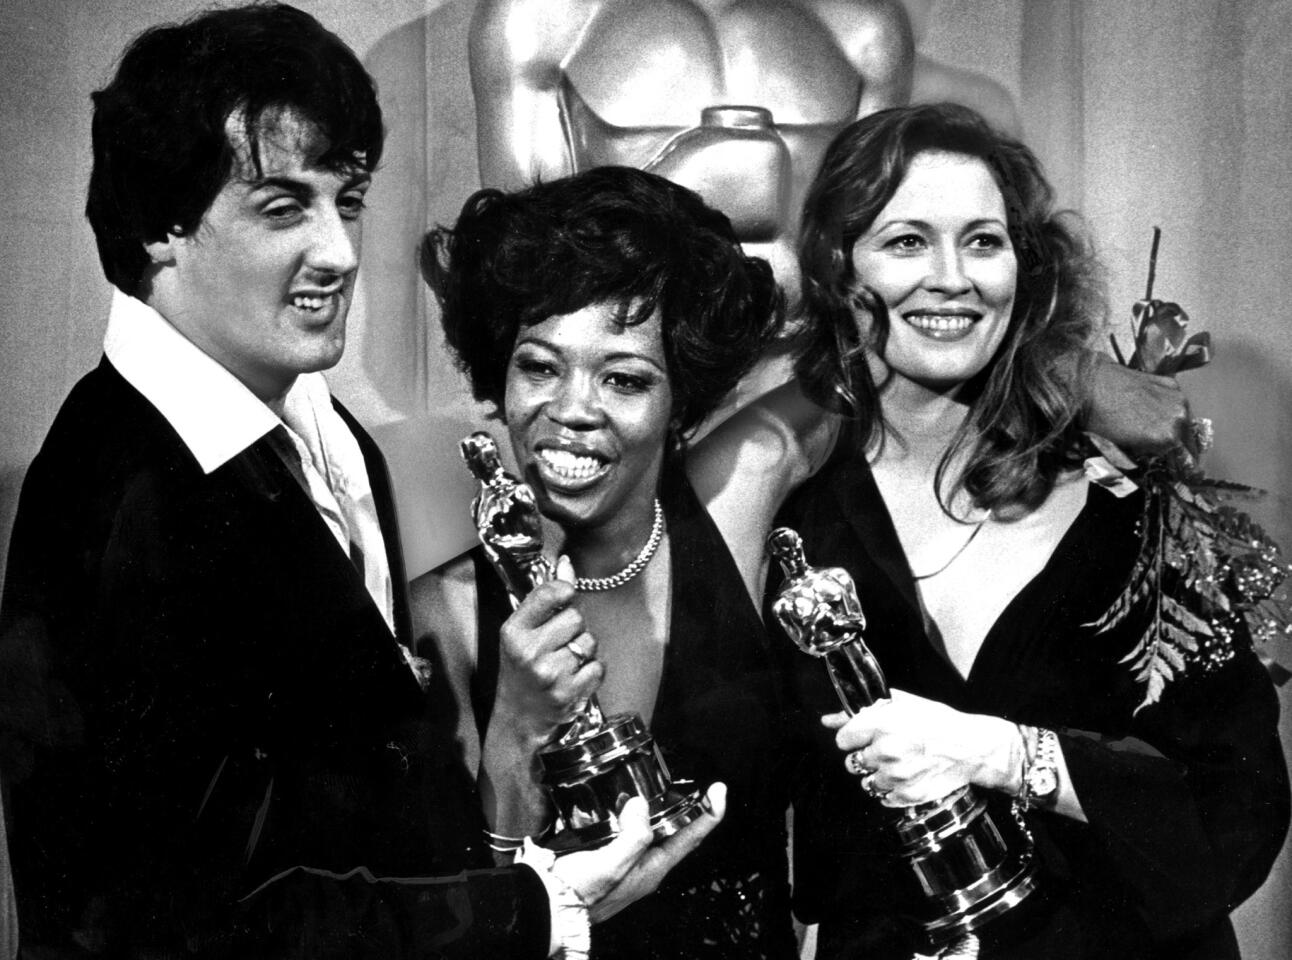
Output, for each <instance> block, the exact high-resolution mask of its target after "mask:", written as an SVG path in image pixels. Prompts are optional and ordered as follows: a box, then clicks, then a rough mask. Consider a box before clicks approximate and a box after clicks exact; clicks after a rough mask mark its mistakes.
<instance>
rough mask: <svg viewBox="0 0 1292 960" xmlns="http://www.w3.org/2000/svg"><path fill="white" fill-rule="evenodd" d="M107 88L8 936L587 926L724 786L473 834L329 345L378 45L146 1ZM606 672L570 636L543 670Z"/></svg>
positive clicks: (543, 596)
mask: <svg viewBox="0 0 1292 960" xmlns="http://www.w3.org/2000/svg"><path fill="white" fill-rule="evenodd" d="M94 103H95V112H94V128H93V135H94V168H93V172H92V174H91V182H90V190H89V201H88V205H87V215H88V217H89V219H90V222H91V225H92V226H93V228H94V231H95V235H96V238H97V240H98V244H99V251H100V256H101V259H102V262H103V266H104V270H105V272H106V274H107V276H108V279H109V280H110V281H111V282H112V283H113V284H114V285H115V286H116V287H117V288H118V292H117V293H116V294H115V300H114V302H113V307H112V312H111V315H110V317H109V322H108V331H107V336H106V338H105V343H104V354H105V356H104V359H103V360H102V362H101V363H100V364H99V366H98V368H97V369H96V370H94V371H93V372H91V373H90V374H88V375H87V376H86V377H85V378H84V379H82V380H81V381H80V383H78V384H77V386H76V387H75V389H74V390H73V391H72V393H71V395H70V396H69V397H68V399H67V401H66V402H65V403H64V405H63V408H62V409H61V411H60V412H59V415H58V417H57V419H56V421H55V423H54V425H53V427H52V428H51V430H50V433H49V436H48V438H47V439H46V441H45V444H44V445H43V447H42V449H41V451H40V453H39V455H38V456H37V458H36V460H35V461H34V462H33V464H32V466H31V469H30V471H29V473H28V476H27V480H26V483H25V484H24V488H23V493H22V497H21V500H20V504H19V510H18V516H17V520H16V523H15V527H14V533H13V539H12V541H11V545H10V556H9V566H8V571H9V572H8V582H7V583H6V585H5V593H4V603H3V608H2V613H0V704H2V706H0V720H2V721H3V723H2V724H0V748H2V749H0V757H2V759H3V761H4V768H3V773H4V783H5V786H6V789H7V791H8V792H7V795H6V798H5V801H6V803H5V805H6V808H7V809H8V810H9V813H10V814H11V817H12V820H11V829H10V833H9V837H10V842H11V845H12V859H13V864H14V878H15V887H16V891H17V896H18V901H19V922H20V929H21V936H22V941H23V948H24V950H26V949H31V950H36V949H38V948H39V949H42V950H44V951H46V952H45V953H42V954H41V955H42V956H44V955H53V956H64V955H66V956H74V955H79V954H104V955H108V956H146V957H153V956H171V955H175V954H180V953H193V954H197V955H200V956H217V955H236V956H243V955H256V956H261V955H277V954H282V955H301V956H312V957H313V956H328V955H335V956H347V957H348V956H362V955H380V956H400V955H417V956H436V955H441V954H443V955H457V956H475V955H479V956H535V957H541V956H546V955H548V954H549V953H550V952H553V951H557V952H559V951H561V950H562V949H563V948H568V949H566V953H567V955H568V956H576V955H578V951H579V948H580V947H582V946H586V936H587V921H588V916H589V914H590V916H591V919H592V920H596V919H598V918H600V917H601V916H606V915H609V914H610V913H613V912H614V911H615V910H616V909H618V908H620V907H622V906H623V905H626V903H628V902H631V900H632V899H635V898H636V897H638V896H640V895H642V894H643V893H645V892H647V891H648V890H650V889H652V888H653V885H654V884H656V883H658V880H659V878H660V877H661V876H662V875H663V873H664V872H666V871H667V869H669V867H670V866H671V865H672V864H673V863H674V862H676V860H677V859H679V858H680V857H681V856H683V855H685V853H686V852H687V851H688V850H689V849H691V848H692V847H694V845H695V844H696V843H698V842H699V840H700V839H701V838H702V837H703V835H704V834H705V833H706V832H707V831H708V830H709V829H711V828H712V825H713V823H715V822H716V816H720V812H719V813H718V814H717V815H716V816H707V817H704V818H702V819H701V821H699V822H697V823H696V824H694V825H692V827H690V828H688V829H687V830H686V831H684V832H683V833H682V834H680V835H679V836H677V837H674V838H671V839H670V841H668V842H666V843H665V844H662V845H659V846H654V847H651V846H650V845H649V844H650V832H649V828H648V826H647V825H646V821H645V818H644V816H643V815H642V814H641V811H640V810H639V809H638V808H637V803H634V804H633V807H632V809H629V810H628V811H627V812H626V815H625V830H624V833H623V835H622V836H621V837H620V839H619V840H617V841H615V842H614V843H613V844H611V845H610V846H608V847H606V848H604V849H603V850H601V851H597V852H594V853H582V854H574V855H570V856H567V857H563V858H561V859H560V860H559V861H556V862H555V863H554V864H553V863H551V862H550V858H543V857H541V856H536V855H535V856H530V857H529V858H528V862H529V863H530V865H529V866H524V865H521V866H510V867H505V868H498V869H493V868H492V867H491V866H490V862H489V861H488V860H487V858H485V857H484V856H482V854H483V853H487V851H485V850H484V844H483V843H481V842H480V841H478V840H477V839H475V838H478V837H479V836H480V826H481V823H480V820H479V816H478V807H477V806H476V805H475V803H474V798H473V795H472V792H471V788H470V786H469V783H468V781H467V780H466V778H465V775H464V772H463V771H462V770H461V769H460V766H459V764H458V762H457V758H456V757H455V756H454V754H453V751H452V750H451V748H450V741H449V738H448V735H447V733H446V732H445V731H446V726H445V725H444V724H442V723H441V718H440V717H439V711H440V708H441V706H442V705H443V704H444V703H445V702H446V699H447V698H445V699H441V698H437V697H436V696H435V694H434V690H433V682H432V677H431V676H430V674H431V671H428V670H427V669H426V665H425V663H424V662H423V661H421V660H419V658H417V657H415V656H414V655H413V654H412V652H411V651H410V650H409V648H408V644H409V642H410V637H409V621H408V612H407V606H406V603H405V600H404V595H403V592H404V574H403V570H402V566H401V561H400V552H399V548H398V542H397V530H396V526H395V522H394V516H393V508H392V502H391V493H390V488H389V485H388V482H387V478H386V476H385V472H384V467H383V464H382V461H381V457H380V454H379V453H378V451H377V449H376V447H375V446H374V445H373V443H372V441H371V440H370V438H369V437H368V436H367V434H366V433H365V432H364V431H363V429H362V428H361V427H360V426H359V425H358V424H357V423H356V422H355V421H354V420H353V418H352V417H351V416H350V415H349V414H348V413H347V412H346V411H345V409H344V408H343V407H342V406H341V405H340V404H339V403H336V402H335V401H334V400H333V399H332V398H331V396H330V394H329V392H328V388H327V384H326V382H325V381H324V380H323V378H322V375H321V373H320V371H322V370H325V369H327V368H329V367H331V366H333V365H334V364H335V363H336V362H337V361H338V360H339V359H340V357H341V353H342V350H343V348H344V344H345V319H346V312H347V308H348V306H349V302H350V298H351V294H352V290H353V285H354V276H355V271H356V268H357V266H358V254H359V243H360V238H361V225H362V216H363V204H364V193H365V191H366V190H367V188H368V184H369V182H370V179H371V176H372V172H373V170H374V169H375V168H376V166H377V163H378V160H379V159H380V155H381V148H382V140H383V130H382V122H381V113H380V109H379V107H378V105H377V100H376V95H375V90H374V88H373V85H372V81H371V79H370V78H369V77H368V75H367V74H366V72H365V71H364V70H363V67H362V65H361V64H360V63H359V61H358V60H357V58H355V56H354V54H353V53H352V52H351V51H350V50H349V49H348V48H347V47H346V46H345V45H344V44H343V43H342V42H341V41H340V40H339V39H338V38H337V37H335V36H334V35H333V34H331V33H329V32H327V31H326V30H324V29H323V28H322V27H321V26H320V25H319V24H318V23H317V21H315V20H313V18H311V17H309V16H307V15H305V14H303V13H301V12H299V11H297V10H294V9H292V8H290V7H283V6H277V5H263V6H262V5H257V6H251V7H242V8H234V9H229V10H222V11H214V12H210V13H207V14H203V15H201V16H199V17H196V18H194V19H193V20H190V21H188V22H186V23H184V24H180V25H174V26H164V27H159V28H155V29H153V30H150V31H148V32H147V33H145V34H144V35H142V36H141V37H139V38H138V39H136V40H135V41H134V42H133V43H132V44H131V46H130V48H129V49H128V50H127V52H126V53H125V55H124V57H123V58H122V60H121V63H120V65H119V68H118V70H117V73H116V76H115V77H114V78H113V80H112V82H111V83H110V84H109V85H108V86H107V87H106V88H105V89H103V90H101V91H99V92H98V93H96V94H95V95H94ZM568 590H569V588H568V586H567V585H560V584H555V585H546V587H545V588H540V590H538V591H535V593H534V594H532V595H531V596H530V597H529V598H528V599H527V600H526V603H525V605H523V606H524V609H525V615H524V617H518V618H517V619H518V620H519V621H521V622H522V623H523V624H526V625H534V624H536V625H537V626H524V627H520V629H529V630H532V631H533V633H534V638H533V642H534V643H535V644H550V645H552V646H554V647H555V646H560V645H563V644H566V643H568V642H569V641H570V640H572V639H576V638H577V637H578V635H579V631H580V630H581V624H580V623H579V622H578V620H577V617H573V618H572V617H571V616H570V615H569V613H568V612H567V613H566V614H565V615H563V616H557V614H558V613H559V611H560V610H561V608H562V607H564V606H567V605H568V596H567V595H566V592H563V591H568ZM585 642H586V638H585ZM599 676H600V673H599V668H598V667H595V666H592V667H589V666H585V665H584V664H583V663H582V661H581V659H580V658H577V657H574V656H573V655H572V657H571V672H570V675H569V677H567V678H564V679H563V680H562V681H561V682H562V683H563V684H565V685H566V686H567V687H568V688H569V692H570V695H569V696H568V697H565V699H577V698H578V697H579V696H585V695H586V694H587V693H588V692H589V691H590V689H591V688H592V687H593V686H595V684H596V682H597V680H598V679H599ZM428 686H430V687H431V688H432V689H429V690H428ZM720 805H721V804H720V802H719V804H718V806H720ZM525 859H526V858H524V857H522V861H525Z"/></svg>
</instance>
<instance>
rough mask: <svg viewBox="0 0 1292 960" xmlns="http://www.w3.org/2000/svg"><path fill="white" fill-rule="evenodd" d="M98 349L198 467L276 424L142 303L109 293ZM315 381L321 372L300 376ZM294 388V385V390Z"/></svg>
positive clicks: (221, 460) (210, 466) (221, 459)
mask: <svg viewBox="0 0 1292 960" xmlns="http://www.w3.org/2000/svg"><path fill="white" fill-rule="evenodd" d="M103 352H104V353H105V354H106V355H107V358H108V360H109V361H110V362H111V363H112V365H113V366H114V367H116V369H117V372H118V373H120V374H121V376H123V377H125V379H126V381H127V382H128V383H129V384H130V385H131V386H133V387H134V388H135V389H136V390H138V391H139V392H140V393H142V394H143V395H144V396H145V397H146V398H147V399H148V402H149V403H151V404H152V405H153V406H154V407H156V408H157V410H158V411H159V412H160V413H161V415H162V416H163V417H165V418H166V421H167V422H168V423H169V424H170V425H171V427H173V428H174V430H175V432H176V433H178V434H179V436H180V439H181V440H183V441H184V445H185V446H186V447H188V449H189V451H190V452H191V453H192V454H193V457H194V458H195V459H196V460H197V462H198V464H199V465H200V466H201V467H202V470H203V471H204V472H205V473H210V472H211V471H212V470H215V469H217V468H218V467H220V466H222V465H223V464H225V463H227V462H228V461H229V460H232V459H233V458H234V457H236V456H237V455H238V454H240V453H241V452H242V451H243V450H246V449H247V448H248V447H249V446H251V445H252V444H253V443H255V442H256V441H257V440H259V439H260V438H261V437H263V436H264V435H265V434H267V433H268V432H269V431H270V430H273V429H274V427H276V426H278V424H279V423H280V422H281V421H280V420H279V419H278V417H277V416H276V415H275V414H274V412H273V411H272V410H270V409H269V407H267V406H265V404H264V403H263V402H262V401H261V400H260V399H259V398H258V397H257V396H256V395H255V394H254V393H252V392H251V391H250V390H248V389H247V388H246V386H244V385H243V383H242V381H240V380H239V379H238V378H237V377H235V376H234V375H233V374H232V373H230V372H229V371H228V370H226V369H225V368H224V367H222V366H221V365H220V364H219V362H218V361H216V360H214V359H212V358H211V357H209V356H208V355H207V354H205V353H203V352H202V351H201V350H200V349H199V348H198V347H197V346H196V345H194V343H193V342H192V341H191V340H189V339H188V338H187V337H185V336H184V335H183V334H182V333H180V332H179V331H178V330H176V329H175V328H174V327H173V326H171V324H170V323H169V322H167V321H166V319H165V318H163V317H162V315H161V314H160V313H158V312H157V311H156V310H154V309H153V308H152V307H150V306H148V304H146V303H144V302H143V301H141V300H136V299H135V298H134V297H131V296H127V295H126V294H124V293H122V292H121V291H120V290H115V289H114V290H113V292H112V307H111V309H110V311H109V313H108V332H107V334H106V335H105V336H104V338H103ZM307 376H308V377H317V378H318V379H320V380H321V379H322V376H323V375H322V374H305V375H303V376H301V377H298V378H297V380H298V382H299V381H300V380H303V379H305V377H307ZM293 389H295V388H293Z"/></svg>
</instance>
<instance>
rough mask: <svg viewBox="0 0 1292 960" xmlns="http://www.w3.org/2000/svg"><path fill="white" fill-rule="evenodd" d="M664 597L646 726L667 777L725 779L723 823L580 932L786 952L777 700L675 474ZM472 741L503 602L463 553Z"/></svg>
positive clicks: (602, 946)
mask: <svg viewBox="0 0 1292 960" xmlns="http://www.w3.org/2000/svg"><path fill="white" fill-rule="evenodd" d="M661 501H662V503H663V506H664V515H665V518H666V520H667V523H668V531H669V542H670V545H671V555H672V578H673V595H672V598H671V599H672V602H671V609H670V620H669V633H668V645H667V647H666V649H665V654H664V669H663V673H662V676H661V678H660V688H659V693H658V695H657V697H656V700H655V710H654V716H653V718H652V721H651V732H652V733H653V734H654V736H655V739H656V742H657V743H658V744H659V746H660V749H661V751H662V752H663V755H664V758H665V762H666V763H667V765H668V769H669V771H670V773H671V774H672V776H673V777H674V779H685V780H691V781H694V782H695V783H697V784H699V785H701V786H707V785H708V784H710V783H712V782H713V781H715V780H721V781H722V782H724V783H725V784H727V788H728V800H727V813H726V817H725V818H724V820H723V822H722V823H721V824H720V825H719V826H718V827H717V828H716V829H715V830H714V832H713V833H712V834H711V835H710V836H709V837H708V838H706V840H705V841H704V843H703V844H702V845H701V846H700V848H699V849H698V850H696V851H695V852H694V853H693V854H691V855H690V856H689V857H687V858H686V859H685V860H683V861H682V862H681V863H680V864H679V865H678V866H677V867H676V868H674V870H673V871H672V872H671V873H670V874H669V875H668V877H666V878H665V880H664V882H663V884H661V886H660V888H659V890H657V891H656V892H655V893H654V894H653V895H651V896H649V897H646V898H644V899H642V900H640V901H638V902H637V903H635V904H633V905H632V906H631V907H629V908H628V909H626V910H624V911H623V912H622V913H620V914H618V915H616V916H615V917H613V918H611V919H610V920H608V921H606V922H605V923H601V924H597V925H596V926H594V927H593V928H592V956H593V957H596V958H602V960H604V958H611V957H614V958H647V957H650V958H677V960H682V958H691V957H697V958H725V957H730V958H733V960H735V958H739V960H745V958H757V957H767V958H782V957H783V958H793V957H795V956H796V950H795V942H794V936H793V930H792V927H791V923H790V908H789V887H788V879H787V870H788V862H787V857H786V832H785V810H786V807H787V805H788V799H787V796H786V793H785V789H784V778H783V777H782V776H780V775H778V767H779V765H780V764H781V763H782V761H783V756H784V754H783V751H782V749H781V747H780V746H779V744H780V743H781V741H782V739H783V737H782V723H781V720H780V718H781V708H782V700H781V696H780V693H781V691H780V687H779V686H778V684H779V679H778V674H777V672H776V668H775V663H774V661H773V659H772V657H771V655H770V652H769V650H768V643H767V635H766V631H765V630H764V628H763V625H762V623H761V621H760V620H759V617H758V612H757V610H756V609H755V608H754V605H753V604H752V603H750V601H749V598H748V594H747V593H746V591H745V588H744V584H743V582H742V581H741V579H740V574H739V572H738V571H737V569H736V564H735V561H734V560H733V559H732V557H731V553H730V552H729V551H728V550H727V546H726V544H725V543H724V542H723V540H722V536H721V535H720V534H719V532H718V529H717V527H716V526H714V523H713V520H712V519H711V518H710V517H709V515H708V513H707V512H706V511H705V510H704V508H703V507H702V506H701V505H700V503H699V501H698V500H697V499H696V496H695V493H694V492H693V491H692V489H691V487H690V485H689V484H688V482H687V481H686V479H685V477H684V476H683V475H682V474H681V473H680V471H674V472H671V473H669V474H667V475H666V477H665V480H664V484H663V489H662V491H661ZM472 556H473V560H474V561H475V564H476V589H477V594H478V597H479V603H478V609H479V624H478V625H479V638H480V643H479V651H480V652H479V660H478V665H477V673H476V676H475V678H474V680H473V683H472V697H473V699H474V704H473V706H474V708H475V712H476V718H477V722H478V723H479V724H480V731H481V736H482V737H483V735H484V728H485V724H486V723H487V722H488V716H489V714H490V713H491V711H492V705H493V700H494V694H495V689H496V683H497V673H498V631H499V628H500V626H501V624H502V621H503V620H504V619H506V617H507V616H508V615H509V614H510V612H511V607H510V604H509V601H508V599H507V596H506V593H505V592H504V590H503V588H502V585H501V582H500V581H499V579H498V577H497V575H496V574H495V573H494V572H493V570H492V569H491V568H490V567H489V564H488V561H487V560H486V559H485V558H484V555H483V551H482V550H480V549H477V550H475V551H473V552H472Z"/></svg>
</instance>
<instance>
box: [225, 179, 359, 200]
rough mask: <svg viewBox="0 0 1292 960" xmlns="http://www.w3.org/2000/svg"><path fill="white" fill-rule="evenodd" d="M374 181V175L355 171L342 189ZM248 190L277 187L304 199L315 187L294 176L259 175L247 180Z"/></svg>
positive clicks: (343, 184)
mask: <svg viewBox="0 0 1292 960" xmlns="http://www.w3.org/2000/svg"><path fill="white" fill-rule="evenodd" d="M370 183H372V177H371V176H370V175H369V174H367V173H362V172H360V173H355V174H353V175H351V176H350V178H349V179H347V180H346V181H345V182H344V183H342V184H341V189H342V190H343V191H344V190H353V189H355V188H356V187H367V186H368V185H369V184H370ZM246 184H247V189H248V190H267V189H272V188H277V189H279V190H283V191H285V192H287V193H290V194H292V195H293V196H295V197H297V198H300V199H304V198H306V197H308V196H310V195H311V194H312V193H313V192H314V188H313V187H312V186H310V185H309V184H308V183H304V182H303V181H300V180H296V179H293V178H292V177H257V178H256V179H254V180H248V181H246Z"/></svg>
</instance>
